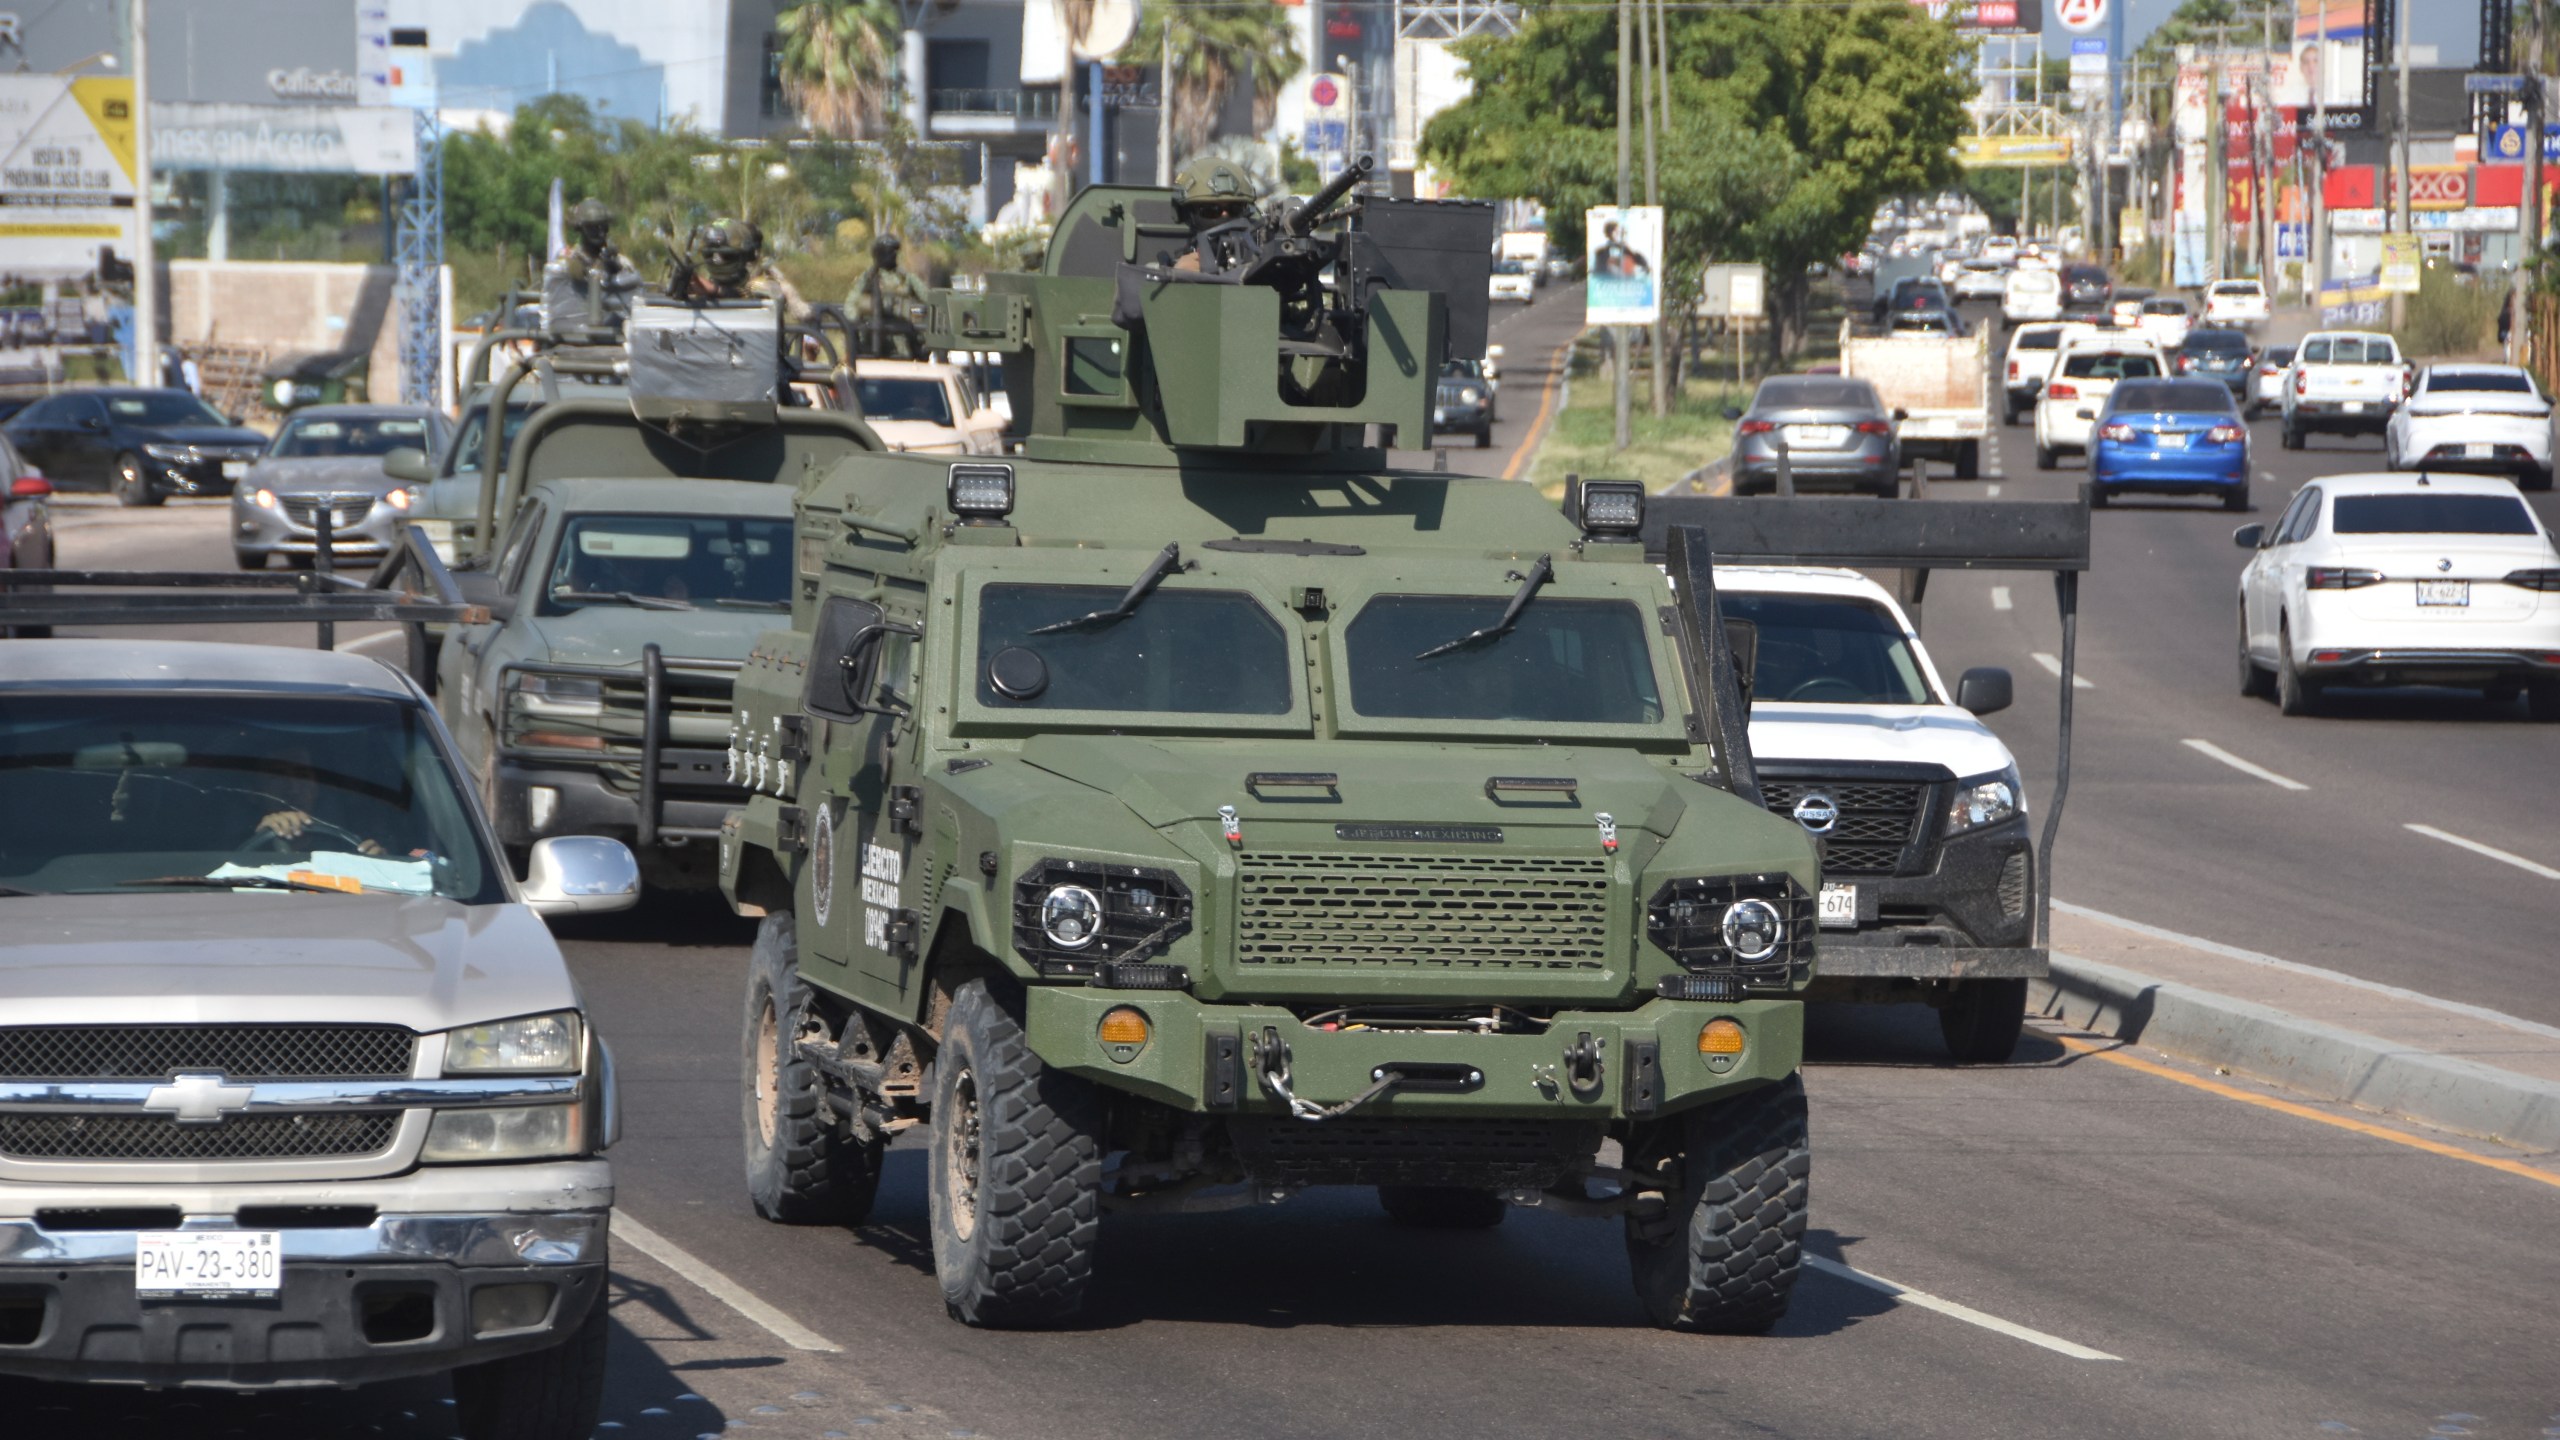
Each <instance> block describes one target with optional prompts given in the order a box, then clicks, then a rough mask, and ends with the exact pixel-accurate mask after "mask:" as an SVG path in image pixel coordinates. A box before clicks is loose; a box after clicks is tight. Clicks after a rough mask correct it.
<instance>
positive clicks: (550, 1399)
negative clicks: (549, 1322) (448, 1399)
mask: <svg viewBox="0 0 2560 1440" xmlns="http://www.w3.org/2000/svg"><path fill="white" fill-rule="evenodd" d="M610 1327H611V1322H609V1321H608V1320H606V1318H605V1297H604V1296H603V1295H601V1294H599V1295H597V1296H596V1297H595V1298H594V1299H593V1300H592V1301H590V1302H589V1303H588V1309H587V1318H586V1319H585V1320H584V1321H582V1322H580V1323H579V1325H578V1328H577V1329H576V1330H575V1331H573V1332H571V1334H570V1336H569V1338H568V1339H566V1340H564V1341H562V1342H560V1343H559V1344H557V1345H554V1346H552V1347H551V1348H550V1349H548V1350H536V1351H534V1352H533V1353H531V1354H529V1355H511V1356H509V1357H507V1358H506V1359H504V1360H491V1361H489V1362H487V1363H485V1364H481V1365H469V1366H465V1367H463V1368H462V1369H460V1370H456V1371H454V1372H453V1409H454V1415H453V1418H454V1429H456V1430H457V1431H460V1432H461V1434H462V1436H463V1437H464V1440H586V1437H587V1436H589V1435H592V1434H594V1433H595V1428H596V1413H597V1412H598V1411H599V1410H601V1409H602V1408H603V1407H604V1352H605V1338H606V1335H607V1332H608V1331H609V1329H610Z"/></svg>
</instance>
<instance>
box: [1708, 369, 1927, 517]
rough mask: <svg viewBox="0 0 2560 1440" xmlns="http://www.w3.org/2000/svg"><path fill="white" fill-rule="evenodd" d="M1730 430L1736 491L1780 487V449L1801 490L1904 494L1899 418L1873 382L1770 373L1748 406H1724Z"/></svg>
mask: <svg viewBox="0 0 2560 1440" xmlns="http://www.w3.org/2000/svg"><path fill="white" fill-rule="evenodd" d="M1726 418H1728V419H1731V420H1734V421H1737V422H1739V423H1738V425H1737V427H1736V429H1735V431H1734V444H1733V493H1734V494H1736V495H1758V494H1769V493H1774V492H1775V491H1776V490H1777V488H1778V450H1779V447H1780V446H1781V445H1783V446H1784V447H1785V449H1786V453H1787V466H1788V469H1789V470H1790V471H1791V472H1792V473H1793V475H1794V478H1795V484H1796V488H1798V489H1800V490H1807V491H1812V490H1848V491H1862V492H1864V493H1866V494H1869V495H1875V496H1878V497H1880V498H1883V499H1887V500H1890V499H1892V498H1894V496H1896V495H1898V494H1900V493H1901V488H1902V449H1901V444H1900V441H1899V439H1898V437H1897V435H1896V433H1895V432H1896V422H1897V420H1898V419H1899V417H1898V416H1895V415H1893V414H1890V413H1888V412H1887V411H1886V409H1885V406H1884V401H1883V400H1882V399H1881V398H1879V397H1878V396H1877V394H1876V389H1875V387H1874V386H1873V385H1870V384H1868V383H1867V382H1866V381H1864V380H1857V379H1852V378H1849V377H1846V376H1835V375H1772V376H1770V377H1769V378H1768V379H1766V380H1763V381H1761V382H1760V388H1759V389H1758V390H1757V391H1756V392H1754V393H1753V395H1752V397H1751V408H1750V409H1748V410H1729V411H1727V412H1726Z"/></svg>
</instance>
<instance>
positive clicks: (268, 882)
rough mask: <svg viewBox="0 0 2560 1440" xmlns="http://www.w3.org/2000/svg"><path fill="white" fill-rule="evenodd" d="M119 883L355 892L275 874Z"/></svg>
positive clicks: (175, 877)
mask: <svg viewBox="0 0 2560 1440" xmlns="http://www.w3.org/2000/svg"><path fill="white" fill-rule="evenodd" d="M116 883H117V884H119V885H170V886H179V887H183V888H186V889H190V890H309V891H311V892H313V893H315V894H320V895H353V894H355V893H356V892H355V891H353V890H345V889H341V888H339V887H338V886H335V885H314V884H312V883H311V882H310V881H308V880H279V879H277V878H276V877H274V876H273V875H222V876H214V875H162V876H159V877H158V878H156V879H151V880H119V881H117V882H116Z"/></svg>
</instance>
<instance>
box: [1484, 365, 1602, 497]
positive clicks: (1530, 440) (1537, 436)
mask: <svg viewBox="0 0 2560 1440" xmlns="http://www.w3.org/2000/svg"><path fill="white" fill-rule="evenodd" d="M1581 338H1582V336H1581V335H1580V334H1579V333H1577V334H1575V335H1574V336H1573V337H1572V338H1571V339H1568V340H1566V341H1565V342H1564V343H1563V344H1561V345H1559V346H1557V347H1556V351H1555V353H1554V354H1553V355H1550V356H1548V357H1547V388H1546V390H1545V392H1544V393H1542V394H1541V395H1539V397H1538V413H1537V415H1536V417H1535V418H1533V419H1531V420H1530V422H1529V433H1527V434H1526V435H1523V436H1521V437H1520V446H1519V448H1518V449H1516V450H1513V451H1512V452H1511V463H1510V464H1508V465H1505V466H1503V467H1502V478H1503V479H1505V480H1517V479H1519V478H1520V467H1521V466H1523V465H1526V464H1528V463H1529V457H1530V456H1532V455H1535V454H1537V453H1538V442H1539V441H1540V440H1542V439H1544V438H1546V433H1547V417H1549V416H1551V415H1553V414H1554V413H1555V410H1556V396H1557V395H1558V394H1559V393H1561V392H1562V391H1563V389H1564V357H1565V353H1566V352H1567V351H1569V350H1571V349H1573V344H1574V341H1575V340H1579V339H1581Z"/></svg>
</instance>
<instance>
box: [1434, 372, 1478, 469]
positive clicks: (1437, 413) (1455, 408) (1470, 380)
mask: <svg viewBox="0 0 2560 1440" xmlns="http://www.w3.org/2000/svg"><path fill="white" fill-rule="evenodd" d="M1431 433H1432V434H1434V435H1473V436H1474V437H1476V448H1477V449H1479V450H1482V449H1485V448H1487V447H1488V446H1490V445H1492V444H1493V387H1492V386H1491V385H1489V384H1487V383H1486V382H1485V379H1484V376H1483V375H1482V373H1481V372H1479V371H1478V370H1477V369H1476V367H1475V366H1473V365H1472V364H1471V363H1470V362H1467V361H1464V360H1452V361H1450V362H1449V363H1448V365H1447V366H1445V367H1443V368H1442V370H1441V371H1440V383H1439V387H1438V389H1436V390H1435V391H1434V392H1433V393H1432V396H1431Z"/></svg>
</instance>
